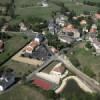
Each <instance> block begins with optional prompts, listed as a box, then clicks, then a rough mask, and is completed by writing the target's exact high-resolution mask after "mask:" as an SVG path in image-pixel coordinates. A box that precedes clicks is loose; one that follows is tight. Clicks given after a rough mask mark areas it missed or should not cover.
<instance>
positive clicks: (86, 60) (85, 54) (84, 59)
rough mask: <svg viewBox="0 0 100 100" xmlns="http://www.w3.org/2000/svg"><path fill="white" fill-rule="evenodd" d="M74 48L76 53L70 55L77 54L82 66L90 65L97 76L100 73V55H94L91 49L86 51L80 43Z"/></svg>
mask: <svg viewBox="0 0 100 100" xmlns="http://www.w3.org/2000/svg"><path fill="white" fill-rule="evenodd" d="M80 45H81V44H80ZM73 50H74V54H73V55H70V56H72V57H73V56H75V57H76V58H77V59H78V61H79V62H80V64H81V66H82V67H90V69H92V71H93V72H94V73H95V74H96V75H97V76H98V74H100V56H95V55H93V54H92V52H91V51H86V50H85V49H84V48H80V47H79V45H78V46H76V47H75V48H74V49H73ZM99 79H100V76H99Z"/></svg>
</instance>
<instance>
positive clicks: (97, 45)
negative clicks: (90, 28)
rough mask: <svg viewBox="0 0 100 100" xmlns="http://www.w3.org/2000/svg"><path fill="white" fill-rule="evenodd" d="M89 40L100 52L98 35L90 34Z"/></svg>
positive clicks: (98, 52) (99, 52)
mask: <svg viewBox="0 0 100 100" xmlns="http://www.w3.org/2000/svg"><path fill="white" fill-rule="evenodd" d="M89 41H90V42H91V44H92V46H93V47H94V48H95V50H96V53H97V54H100V42H99V41H98V39H97V38H96V35H92V34H91V35H90V36H89Z"/></svg>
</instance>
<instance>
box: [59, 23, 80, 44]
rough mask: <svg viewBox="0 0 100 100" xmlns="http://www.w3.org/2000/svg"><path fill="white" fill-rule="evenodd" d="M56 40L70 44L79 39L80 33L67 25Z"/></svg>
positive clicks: (70, 25)
mask: <svg viewBox="0 0 100 100" xmlns="http://www.w3.org/2000/svg"><path fill="white" fill-rule="evenodd" d="M58 38H59V39H60V41H61V42H64V43H68V44H71V43H73V42H74V41H75V40H77V39H79V38H80V32H79V31H78V29H77V28H75V27H74V26H73V25H72V24H68V25H66V26H65V27H64V28H63V29H62V31H60V32H59V33H58Z"/></svg>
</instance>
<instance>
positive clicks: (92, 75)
mask: <svg viewBox="0 0 100 100" xmlns="http://www.w3.org/2000/svg"><path fill="white" fill-rule="evenodd" d="M83 72H84V73H85V74H87V75H88V76H90V77H94V76H95V73H94V72H93V71H92V69H91V68H90V67H87V66H85V67H84V68H83Z"/></svg>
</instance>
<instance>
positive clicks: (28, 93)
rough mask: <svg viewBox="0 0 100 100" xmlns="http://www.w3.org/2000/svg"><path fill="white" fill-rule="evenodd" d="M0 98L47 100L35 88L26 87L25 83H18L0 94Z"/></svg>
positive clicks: (7, 99)
mask: <svg viewBox="0 0 100 100" xmlns="http://www.w3.org/2000/svg"><path fill="white" fill-rule="evenodd" d="M0 100H48V99H47V98H46V97H45V96H44V95H42V94H41V93H40V92H39V91H38V90H36V89H35V88H31V87H28V86H26V85H18V86H16V87H14V88H12V90H11V91H8V92H6V93H4V94H2V95H0Z"/></svg>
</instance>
